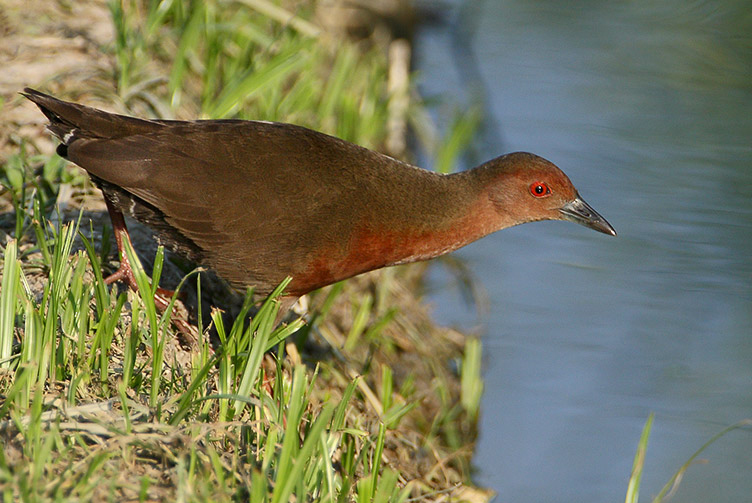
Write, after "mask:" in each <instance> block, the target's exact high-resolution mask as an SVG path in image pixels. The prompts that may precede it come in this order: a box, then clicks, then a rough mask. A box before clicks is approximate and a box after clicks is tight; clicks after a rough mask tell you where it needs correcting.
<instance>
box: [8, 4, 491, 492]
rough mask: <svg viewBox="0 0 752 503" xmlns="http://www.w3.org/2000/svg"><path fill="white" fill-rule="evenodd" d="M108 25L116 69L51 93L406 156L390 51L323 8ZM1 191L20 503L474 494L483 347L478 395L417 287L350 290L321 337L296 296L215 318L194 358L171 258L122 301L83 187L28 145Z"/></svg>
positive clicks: (204, 327)
mask: <svg viewBox="0 0 752 503" xmlns="http://www.w3.org/2000/svg"><path fill="white" fill-rule="evenodd" d="M108 6H109V12H110V15H111V19H112V22H113V30H114V34H115V37H114V41H113V43H112V45H111V46H110V47H107V48H105V51H106V53H107V54H108V56H109V58H110V61H111V62H112V65H111V66H107V65H105V66H96V65H95V66H94V67H93V68H91V69H90V71H88V72H85V73H86V74H87V75H89V76H92V77H91V78H89V79H87V80H86V82H81V83H78V85H76V81H75V76H73V75H62V76H60V75H58V76H51V77H50V79H49V80H48V81H47V82H45V83H36V84H35V85H37V86H38V87H43V88H45V89H46V90H49V91H52V92H54V93H55V94H57V95H59V96H61V97H64V98H65V97H67V98H73V99H78V98H79V97H80V96H81V95H82V94H84V90H85V92H86V94H87V95H88V96H95V97H98V99H100V100H101V101H105V102H108V103H114V104H115V107H119V108H121V109H122V111H124V112H128V113H132V114H134V115H143V116H161V117H175V116H176V117H196V116H202V117H241V118H243V117H247V118H254V119H265V120H283V121H287V122H295V123H298V124H303V125H307V126H310V127H313V128H316V129H319V130H322V131H326V132H329V133H332V134H335V135H337V136H340V137H343V138H346V139H349V140H352V141H355V142H357V143H359V144H362V145H366V146H372V147H376V146H379V145H381V144H383V142H384V139H385V137H386V131H385V130H384V124H386V122H387V120H386V119H387V115H388V113H389V112H388V109H389V107H388V105H389V101H390V99H391V97H390V95H389V93H388V92H387V90H386V82H387V79H386V75H387V72H388V65H387V63H388V62H387V61H386V59H385V56H384V54H383V53H382V51H381V49H380V48H378V47H375V46H373V47H372V46H368V45H367V44H365V43H355V42H350V41H347V40H343V39H335V38H332V37H328V36H325V35H322V34H321V31H320V30H318V29H316V27H315V26H314V25H313V24H312V23H311V22H310V21H309V19H310V17H311V14H312V6H310V5H308V4H302V6H300V5H298V7H296V10H295V11H292V10H290V9H291V7H290V5H276V4H270V3H269V2H266V1H261V0H244V1H232V0H224V1H213V2H191V1H188V0H164V1H128V0H123V1H118V2H115V1H113V2H110V3H109V4H108ZM59 7H60V8H65V4H60V5H59ZM463 130H464V131H466V129H463ZM457 144H458V142H455V145H457ZM452 150H453V151H455V150H456V146H455V147H453V148H452ZM447 155H454V154H447ZM0 183H2V186H3V193H2V199H3V201H4V202H5V203H6V204H7V207H8V208H9V209H11V211H10V212H9V213H6V214H4V215H2V218H3V219H2V221H1V222H0V224H2V225H1V228H2V230H3V233H2V236H3V245H2V246H3V258H2V264H1V267H0V270H1V271H2V291H1V292H0V395H1V397H2V398H0V437H1V438H2V442H3V448H2V449H0V494H2V495H3V498H4V499H5V500H20V501H102V500H105V501H123V500H128V501H158V500H178V501H207V500H214V501H237V500H249V501H254V502H261V501H264V502H281V501H290V500H292V499H294V500H296V501H332V502H334V501H337V502H339V501H374V502H400V501H407V500H408V499H410V500H414V499H422V500H427V501H430V500H433V499H439V498H442V497H445V495H446V493H447V492H452V491H454V490H456V489H459V488H461V486H462V484H463V483H465V482H467V481H468V480H469V475H470V467H469V460H470V456H471V454H472V439H473V438H474V424H475V421H476V419H477V414H478V404H479V399H480V391H481V390H482V384H480V382H479V380H480V373H479V368H480V358H481V352H480V346H479V344H478V343H477V341H475V342H474V343H473V344H472V347H471V349H470V350H468V351H467V352H466V355H465V359H464V360H463V364H462V365H461V366H460V368H461V369H462V370H461V371H460V376H459V379H457V377H458V376H455V375H454V374H453V373H452V371H451V370H450V368H449V365H447V362H448V360H449V359H451V358H454V357H456V355H457V354H458V353H460V352H461V351H462V348H463V347H464V344H465V340H464V338H462V337H461V336H459V335H458V334H456V333H454V332H451V331H449V330H439V329H437V328H435V327H433V325H432V324H431V323H430V321H429V318H428V316H427V315H426V314H425V313H424V312H423V308H422V307H420V306H419V304H417V303H416V301H415V300H414V299H413V294H412V293H411V292H409V291H408V290H407V287H406V285H407V284H415V282H416V279H415V276H414V275H415V274H416V273H415V272H413V271H415V269H409V268H407V269H402V271H401V272H400V273H399V274H396V273H395V272H394V271H387V272H384V273H381V274H378V273H377V274H375V275H371V276H366V277H361V278H356V279H355V280H352V281H348V282H346V283H343V284H339V285H334V286H333V287H331V288H329V289H326V290H324V291H321V292H318V293H316V294H314V295H312V302H311V303H312V308H311V309H310V310H309V313H310V314H309V316H308V319H307V323H304V322H303V321H302V320H294V321H292V322H290V323H288V324H284V325H281V326H279V327H275V326H274V324H273V321H274V319H275V318H276V314H277V310H278V308H279V305H278V300H277V299H278V295H279V293H280V292H281V289H283V288H284V284H282V285H280V288H279V289H278V290H277V291H276V292H275V293H274V294H272V295H271V296H270V297H269V298H268V299H265V300H264V301H263V302H262V303H256V302H254V300H253V297H252V295H251V292H249V293H248V295H246V297H245V299H244V300H243V302H241V305H240V307H239V309H238V312H237V313H235V316H234V317H230V318H228V317H227V316H226V315H225V313H222V312H221V311H219V310H218V309H216V308H215V309H213V310H212V311H211V312H210V314H209V317H208V318H205V319H204V318H202V317H201V314H199V320H198V323H197V325H198V331H199V333H200V334H201V335H200V336H199V337H198V338H197V344H196V345H195V346H193V347H183V346H181V344H180V343H179V341H178V339H177V337H176V334H175V330H174V327H173V325H174V323H173V321H174V320H173V317H174V316H177V314H176V313H174V312H173V310H172V309H167V310H166V311H164V312H160V311H159V310H157V308H156V306H155V304H154V298H153V294H154V289H155V288H156V285H157V283H158V281H159V279H160V276H162V277H164V276H166V275H167V274H168V273H170V272H174V270H175V268H176V266H175V265H174V264H173V263H172V262H171V261H169V260H168V259H167V258H166V256H165V254H164V251H163V250H161V249H157V250H156V253H153V254H152V255H153V256H154V260H153V261H152V265H151V267H147V269H149V270H150V275H151V277H152V279H153V280H154V281H153V282H150V281H149V278H148V276H147V273H146V271H145V269H144V267H143V266H142V265H141V262H140V260H139V256H140V257H142V258H144V252H143V248H142V246H138V247H139V255H137V254H135V252H134V250H132V249H130V248H129V249H127V250H126V253H127V255H128V257H129V259H130V261H131V264H133V265H134V269H135V271H136V278H137V283H138V292H131V291H127V290H124V289H119V288H112V287H108V286H107V285H105V284H104V280H103V274H102V270H103V269H107V268H109V267H110V264H109V262H110V259H109V251H110V250H111V249H112V246H111V243H110V237H111V236H110V235H111V232H110V231H109V228H108V227H107V226H106V225H105V226H101V225H100V224H99V223H98V220H97V219H96V218H94V219H91V217H92V215H93V214H92V212H90V211H84V210H82V209H80V208H81V207H82V204H81V201H82V200H83V201H84V202H85V201H86V200H87V199H88V198H89V193H90V189H89V185H88V182H87V181H86V177H85V176H84V175H83V174H82V173H81V171H80V170H78V169H77V168H73V167H71V166H67V165H65V164H63V163H62V162H61V160H60V159H59V158H57V157H55V156H49V155H45V154H44V153H43V152H42V150H41V149H38V148H37V147H36V141H35V140H34V139H33V138H26V139H22V140H21V142H20V146H19V148H18V149H17V151H14V152H13V154H12V155H10V156H9V157H8V158H7V160H6V162H5V164H4V169H3V171H2V178H1V179H0ZM66 194H67V196H66ZM94 197H96V196H94ZM61 202H62V203H63V206H66V207H67V209H61V208H60V206H58V204H59V203H61ZM141 244H142V245H143V243H141ZM146 258H148V259H150V260H151V256H147V257H146ZM194 276H195V274H192V275H191V277H194ZM397 276H400V277H399V278H398V277H397ZM375 279H376V280H375ZM203 281H204V280H203V276H199V278H198V279H197V280H196V286H195V288H196V289H197V290H198V292H199V295H197V297H198V298H199V299H201V298H202V296H201V295H200V292H201V290H202V289H204V288H207V287H206V286H205V285H204V284H203ZM189 283H190V282H186V283H180V285H179V286H178V289H179V290H184V289H190V288H194V286H193V285H192V284H191V285H189ZM199 302H201V300H199ZM198 312H199V313H202V310H201V309H199V310H198ZM251 313H254V314H253V315H252V316H250V317H249V315H250V314H251ZM209 326H211V328H212V330H213V332H212V333H214V334H215V336H213V337H210V336H209V335H208V333H209V332H208V328H209ZM427 339H430V341H431V343H430V344H426V341H427ZM270 350H271V351H270ZM460 381H461V383H462V384H461V386H460V384H459V382H460Z"/></svg>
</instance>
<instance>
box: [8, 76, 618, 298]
mask: <svg viewBox="0 0 752 503" xmlns="http://www.w3.org/2000/svg"><path fill="white" fill-rule="evenodd" d="M21 94H22V95H24V96H25V97H26V98H28V99H29V100H31V101H32V102H33V103H35V104H36V105H37V106H38V107H39V109H40V110H41V112H42V113H43V114H44V115H45V116H46V117H47V119H48V120H49V124H48V125H47V129H48V130H49V131H50V132H51V133H52V134H53V135H54V136H55V137H56V138H57V139H58V140H59V141H60V143H59V145H58V146H57V154H58V155H60V156H61V157H63V158H64V159H67V160H68V161H70V162H72V163H74V164H76V165H78V166H80V167H81V168H83V169H84V170H85V171H86V172H87V173H88V174H89V176H90V177H91V179H92V181H93V182H94V184H95V185H97V186H98V187H99V188H100V189H101V191H102V193H103V196H104V200H105V202H106V205H107V209H108V212H109V214H110V218H111V220H112V225H113V230H114V234H115V238H116V242H117V245H118V250H119V255H120V267H119V269H118V270H117V271H116V272H115V273H114V274H112V275H111V276H109V277H108V278H107V279H106V282H107V283H108V284H109V283H112V282H115V281H118V280H122V281H124V282H125V283H127V284H128V285H129V286H130V287H131V288H133V289H136V283H135V279H134V275H133V272H132V270H131V268H130V264H129V263H128V261H127V257H126V255H125V253H124V249H123V242H124V240H129V239H130V238H129V235H128V230H127V227H126V223H125V219H124V215H128V216H130V217H132V218H135V219H136V220H138V221H140V222H142V223H144V224H146V225H147V226H149V227H151V228H152V229H153V230H154V231H155V237H156V238H157V240H158V241H159V242H160V243H161V244H164V245H165V247H166V248H168V249H171V250H172V251H173V252H175V253H176V254H177V255H179V256H182V257H184V258H186V259H188V260H189V261H191V262H193V263H195V264H197V265H201V266H205V267H208V268H210V269H212V270H213V271H214V272H215V273H216V274H217V275H218V276H219V277H221V278H223V279H224V280H225V281H226V282H227V283H229V285H231V286H232V287H233V288H235V289H238V290H242V291H245V289H247V288H254V292H255V293H256V294H259V295H266V294H269V293H270V292H271V291H272V290H273V289H274V288H275V287H276V286H277V285H278V284H279V283H280V282H281V281H283V280H284V279H285V278H286V277H288V276H289V277H291V278H292V280H291V282H290V283H289V285H288V286H287V289H286V292H285V294H284V295H285V298H286V299H288V300H291V301H294V300H296V299H297V298H299V297H300V296H302V295H304V294H306V293H309V292H311V291H313V290H316V289H318V288H321V287H324V286H326V285H330V284H332V283H335V282H338V281H341V280H344V279H347V278H350V277H352V276H356V275H358V274H361V273H364V272H367V271H371V270H375V269H380V268H383V267H387V266H392V265H397V264H405V263H410V262H417V261H423V260H428V259H431V258H434V257H438V256H440V255H443V254H446V253H449V252H451V251H454V250H456V249H458V248H460V247H462V246H465V245H467V244H469V243H471V242H473V241H476V240H478V239H480V238H482V237H484V236H486V235H488V234H491V233H493V232H496V231H499V230H501V229H505V228H507V227H512V226H514V225H518V224H523V223H528V222H534V221H538V220H568V221H571V222H575V223H578V224H581V225H584V226H586V227H589V228H591V229H594V230H596V231H599V232H602V233H604V234H608V235H612V236H616V231H615V230H614V228H613V227H612V226H611V225H610V224H609V223H608V222H607V221H606V219H605V218H603V217H602V216H601V215H600V214H598V213H597V212H596V211H595V210H594V209H593V208H592V207H590V205H589V204H587V203H586V202H585V201H584V200H583V199H582V198H581V197H580V195H579V193H578V191H577V190H576V189H575V187H574V185H573V184H572V182H571V181H570V180H569V178H568V177H567V176H566V175H565V174H564V173H563V172H562V171H561V170H560V169H559V168H558V167H557V166H555V165H554V164H553V163H551V162H550V161H548V160H546V159H544V158H542V157H540V156H537V155H535V154H531V153H527V152H513V153H508V154H505V155H501V156H499V157H496V158H494V159H492V160H490V161H488V162H485V163H483V164H481V165H479V166H477V167H475V168H472V169H469V170H466V171H461V172H456V173H452V174H441V173H437V172H434V171H429V170H425V169H422V168H419V167H416V166H413V165H411V164H408V163H406V162H403V161H400V160H397V159H394V158H392V157H390V156H387V155H385V154H382V153H379V152H375V151H373V150H369V149H366V148H364V147H361V146H358V145H356V144H353V143H350V142H348V141H345V140H342V139H339V138H336V137H334V136H330V135H327V134H324V133H321V132H317V131H314V130H311V129H307V128H305V127H302V126H297V125H293V124H286V123H279V122H267V121H260V120H255V121H254V120H239V119H222V120H194V121H179V120H162V119H140V118H135V117H129V116H124V115H118V114H113V113H108V112H105V111H102V110H99V109H96V108H91V107H88V106H84V105H81V104H77V103H71V102H66V101H63V100H60V99H57V98H54V97H52V96H50V95H48V94H45V93H42V92H40V91H37V90H34V89H31V88H28V87H27V88H25V89H24V91H23V93H21Z"/></svg>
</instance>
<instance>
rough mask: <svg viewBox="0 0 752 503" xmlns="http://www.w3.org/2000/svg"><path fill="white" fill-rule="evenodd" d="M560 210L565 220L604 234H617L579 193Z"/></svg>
mask: <svg viewBox="0 0 752 503" xmlns="http://www.w3.org/2000/svg"><path fill="white" fill-rule="evenodd" d="M559 211H560V212H561V215H562V218H563V219H564V220H569V221H570V222H574V223H576V224H580V225H584V226H585V227H590V228H591V229H595V230H596V231H598V232H602V233H603V234H610V235H611V236H616V231H615V230H614V228H613V227H611V224H609V223H608V222H607V221H606V219H605V218H603V217H602V216H600V215H599V214H598V212H597V211H595V210H594V209H593V208H591V207H590V205H589V204H588V203H586V202H585V201H583V200H582V199H581V198H580V196H579V195H577V197H576V198H575V199H574V200H573V201H570V202H568V203H567V204H565V205H564V206H562V207H561V208H560V209H559Z"/></svg>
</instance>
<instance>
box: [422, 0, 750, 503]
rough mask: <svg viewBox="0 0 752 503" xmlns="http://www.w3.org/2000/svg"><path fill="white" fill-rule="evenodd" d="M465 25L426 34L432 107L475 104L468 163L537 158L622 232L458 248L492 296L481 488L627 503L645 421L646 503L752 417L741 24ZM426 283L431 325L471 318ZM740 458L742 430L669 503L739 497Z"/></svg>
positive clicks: (663, 9) (641, 18) (557, 232)
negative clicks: (481, 125)
mask: <svg viewBox="0 0 752 503" xmlns="http://www.w3.org/2000/svg"><path fill="white" fill-rule="evenodd" d="M456 13H457V15H456V16H455V17H454V18H453V19H454V21H455V22H454V26H449V25H446V26H442V27H438V28H427V29H425V30H424V31H423V32H422V33H421V34H420V35H419V40H418V47H417V58H418V66H419V69H420V71H421V75H423V85H422V89H423V91H424V92H427V93H429V94H439V93H440V94H442V95H443V96H444V97H445V98H446V99H449V100H454V101H455V102H459V103H462V102H463V100H464V101H467V100H468V99H471V98H470V95H472V94H473V93H476V92H478V91H480V92H482V93H485V98H486V103H487V113H488V114H489V117H488V120H489V121H490V123H491V126H492V127H489V128H487V129H486V130H485V133H484V136H483V137H482V138H479V142H478V145H479V147H478V152H476V154H477V157H478V159H476V160H478V161H480V160H485V159H488V158H491V157H494V156H496V155H498V154H500V153H502V152H506V151H513V150H530V151H534V152H536V153H538V154H540V155H543V156H544V157H547V158H549V159H550V160H552V161H554V162H555V163H557V164H558V165H559V166H560V167H562V168H563V169H564V170H565V171H566V172H567V174H568V175H569V176H570V178H571V179H572V180H573V182H574V183H575V185H576V186H577V187H578V188H579V190H580V192H581V194H582V195H583V197H584V198H585V199H586V200H587V201H588V202H589V203H590V204H592V205H593V207H594V208H595V209H596V210H598V211H599V212H600V213H602V214H603V215H604V216H605V217H606V218H607V219H608V220H609V221H610V222H611V223H612V224H613V225H614V227H615V228H616V230H617V231H618V232H619V236H618V237H617V238H608V237H606V236H603V235H600V234H597V233H594V232H588V231H587V230H585V229H582V228H579V227H577V226H574V225H571V224H567V223H561V222H547V223H536V224H530V225H525V226H522V227H519V228H514V229H509V230H505V231H502V232H500V233H497V234H494V235H493V236H490V237H488V238H486V239H484V240H481V241H480V242H478V243H476V244H474V245H471V246H470V247H468V248H466V249H465V250H463V251H461V252H460V255H461V256H462V257H463V258H464V259H465V260H467V261H468V262H469V265H470V266H471V268H472V269H473V270H474V271H475V272H476V274H477V276H478V277H479V278H483V284H484V286H485V288H486V289H487V290H488V292H489V294H490V297H491V298H490V304H491V311H490V313H488V314H487V315H486V316H484V317H483V318H482V320H481V321H482V322H483V324H484V327H485V333H486V338H485V344H486V346H485V347H486V388H487V392H486V395H485V401H484V411H483V418H482V423H481V441H480V442H479V444H478V451H477V457H476V463H477V465H478V467H479V474H478V482H479V483H481V484H484V485H489V486H491V487H493V488H494V489H496V490H497V491H498V492H499V501H552V502H554V501H556V502H559V501H560V502H571V501H578V502H588V501H593V502H595V501H615V500H618V499H619V498H623V494H624V492H625V490H626V481H627V478H628V476H629V471H630V469H631V463H632V456H633V454H634V450H635V447H636V443H637V439H638V437H639V433H640V429H641V427H642V425H643V423H644V421H645V418H646V417H647V415H648V413H649V412H650V411H655V412H656V422H655V425H654V429H653V436H652V438H651V442H650V446H649V450H648V459H647V464H646V474H645V476H644V477H643V494H644V496H643V497H644V498H645V497H650V496H651V495H653V494H656V493H657V492H658V491H659V490H660V487H661V486H662V484H663V483H664V482H665V481H667V480H668V479H669V478H670V476H671V475H672V474H673V472H674V471H675V470H677V469H678V468H679V467H680V466H681V465H682V464H683V463H684V462H685V461H686V459H687V458H688V457H689V456H690V455H691V454H692V453H693V452H694V450H695V449H697V448H699V447H700V446H701V445H702V444H703V443H704V442H705V440H707V439H708V438H709V437H710V436H711V435H712V434H714V433H715V432H717V431H719V430H720V429H722V428H723V427H724V426H726V425H728V424H731V423H734V422H736V421H738V420H740V419H743V418H745V417H752V393H750V390H752V10H751V9H750V8H749V5H748V2H733V1H725V2H718V1H716V2H704V1H694V2H684V1H678V0H674V1H664V2H646V1H638V2H614V3H612V2H596V1H577V2H558V1H555V0H547V1H545V0H544V1H535V2H528V1H524V2H523V1H517V2H513V1H507V2H496V1H487V2H477V1H475V2H474V1H471V0H468V2H467V3H465V4H461V3H460V2H458V6H457V7H456ZM458 55H459V57H457V56H458ZM468 79H469V81H468ZM433 280H434V284H435V285H436V286H437V289H438V292H437V294H436V295H435V296H434V299H433V300H434V302H435V303H436V304H437V305H440V306H441V309H439V310H437V316H439V317H440V319H441V320H442V321H444V322H449V323H460V324H463V325H465V326H472V325H473V324H475V323H477V321H478V320H477V318H476V317H475V314H474V313H473V312H471V311H468V310H467V309H465V308H464V307H463V306H462V304H461V301H460V300H459V296H458V294H457V293H456V291H453V290H451V289H450V288H447V286H446V284H445V283H446V282H447V278H446V277H445V274H444V273H443V272H442V271H441V270H440V268H434V277H433ZM452 307H454V309H451V308H452ZM751 453H752V431H736V432H733V433H731V434H730V435H729V436H727V437H725V438H724V439H723V440H721V441H720V442H718V443H717V444H716V445H714V446H713V447H711V448H710V449H709V450H708V451H706V453H705V454H704V455H703V457H704V458H706V459H707V460H708V463H707V464H702V465H697V466H693V467H691V468H690V469H689V471H688V472H687V474H686V476H685V478H684V481H683V483H682V486H681V487H680V489H679V491H678V493H677V494H676V496H675V498H674V499H673V501H676V502H706V501H752V477H750V476H749V475H750V473H752V454H751Z"/></svg>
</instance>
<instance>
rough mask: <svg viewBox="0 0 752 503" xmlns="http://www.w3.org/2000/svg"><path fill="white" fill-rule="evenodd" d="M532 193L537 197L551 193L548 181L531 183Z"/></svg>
mask: <svg viewBox="0 0 752 503" xmlns="http://www.w3.org/2000/svg"><path fill="white" fill-rule="evenodd" d="M530 193H531V194H532V195H534V196H535V197H546V196H548V195H550V194H551V189H549V188H548V185H547V184H546V182H534V183H532V184H530Z"/></svg>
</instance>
